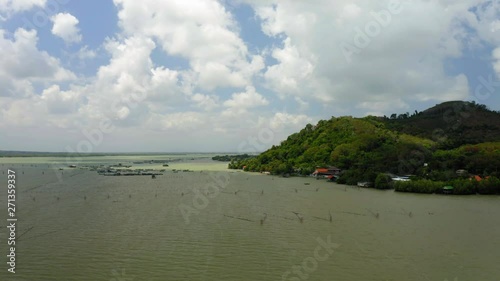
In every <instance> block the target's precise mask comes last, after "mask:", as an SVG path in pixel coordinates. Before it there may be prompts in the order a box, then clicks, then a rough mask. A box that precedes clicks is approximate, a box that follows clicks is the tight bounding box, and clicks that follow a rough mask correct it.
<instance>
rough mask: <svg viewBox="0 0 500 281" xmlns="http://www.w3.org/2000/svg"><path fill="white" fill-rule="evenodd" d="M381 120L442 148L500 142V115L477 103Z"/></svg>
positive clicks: (448, 105)
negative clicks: (436, 143) (433, 142)
mask: <svg viewBox="0 0 500 281" xmlns="http://www.w3.org/2000/svg"><path fill="white" fill-rule="evenodd" d="M379 120H380V121H381V122H383V123H384V124H385V126H386V128H388V129H390V130H394V131H398V132H401V133H405V134H410V135H415V136H419V137H423V138H428V139H431V140H433V141H436V142H439V143H440V147H442V148H457V147H459V146H461V145H464V144H478V143H482V142H496V141H500V112H496V111H492V110H489V109H488V108H487V107H486V106H485V105H482V104H476V103H474V102H463V101H450V102H445V103H441V104H438V105H436V106H434V107H432V108H429V109H427V110H424V111H422V112H414V113H413V114H410V113H404V114H399V115H396V114H393V115H391V116H390V117H381V118H379Z"/></svg>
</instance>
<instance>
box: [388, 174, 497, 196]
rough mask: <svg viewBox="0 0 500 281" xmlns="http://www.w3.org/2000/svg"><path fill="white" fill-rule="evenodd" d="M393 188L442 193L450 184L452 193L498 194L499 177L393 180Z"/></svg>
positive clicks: (403, 190)
mask: <svg viewBox="0 0 500 281" xmlns="http://www.w3.org/2000/svg"><path fill="white" fill-rule="evenodd" d="M393 184H394V189H395V190H396V191H401V192H415V193H438V194H439V193H443V187H445V186H452V187H453V194H456V195H467V194H476V193H479V194H500V179H498V178H497V177H489V178H487V179H484V180H481V181H476V180H474V179H455V180H452V181H448V182H443V181H432V180H416V181H398V182H393Z"/></svg>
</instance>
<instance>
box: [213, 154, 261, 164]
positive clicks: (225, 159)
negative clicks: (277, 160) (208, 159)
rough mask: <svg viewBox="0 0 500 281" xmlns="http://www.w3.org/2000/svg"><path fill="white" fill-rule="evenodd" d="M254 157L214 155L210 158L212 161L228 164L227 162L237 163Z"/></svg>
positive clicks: (246, 155) (245, 155)
mask: <svg viewBox="0 0 500 281" xmlns="http://www.w3.org/2000/svg"><path fill="white" fill-rule="evenodd" d="M252 157H254V156H252V155H248V154H236V155H216V156H214V157H212V160H215V161H222V162H229V161H239V160H243V159H248V158H252Z"/></svg>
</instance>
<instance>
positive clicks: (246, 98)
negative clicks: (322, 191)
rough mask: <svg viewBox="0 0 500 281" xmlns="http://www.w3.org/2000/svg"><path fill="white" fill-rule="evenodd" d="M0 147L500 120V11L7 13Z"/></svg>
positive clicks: (331, 6)
mask: <svg viewBox="0 0 500 281" xmlns="http://www.w3.org/2000/svg"><path fill="white" fill-rule="evenodd" d="M0 51H1V56H0V121H1V122H0V131H1V133H0V150H31V151H79V152H106V151H113V152H114V151H148V152H149V151H162V152H180V151H196V152H202V151H204V152H210V151H234V152H250V151H261V150H265V149H267V148H269V147H270V146H271V145H273V144H277V143H279V142H280V141H282V140H283V139H285V138H286V136H287V135H289V134H291V133H293V132H295V131H298V130H300V129H301V128H303V127H304V126H305V125H306V124H307V123H316V122H317V121H318V120H320V119H328V118H330V117H331V116H342V115H352V116H365V115H368V114H372V115H384V114H385V115H390V114H391V113H404V112H407V111H408V112H413V111H414V110H415V109H416V110H423V109H425V108H427V107H430V106H433V105H435V104H437V103H440V102H443V101H449V100H474V101H476V102H479V103H483V104H486V105H488V106H489V107H490V108H491V109H494V110H500V97H499V95H500V83H499V82H498V81H499V80H500V79H499V78H500V1H498V0H494V1H480V0H432V1H430V0H408V1H401V2H397V1H386V0H380V1H373V0H359V1H344V0H312V1H299V0H279V1H278V0H274V1H273V0H235V1H230V0H226V1H224V0H220V1H216V0H168V1H157V0H142V1H136V0H113V1H112V0H85V1H83V0H0Z"/></svg>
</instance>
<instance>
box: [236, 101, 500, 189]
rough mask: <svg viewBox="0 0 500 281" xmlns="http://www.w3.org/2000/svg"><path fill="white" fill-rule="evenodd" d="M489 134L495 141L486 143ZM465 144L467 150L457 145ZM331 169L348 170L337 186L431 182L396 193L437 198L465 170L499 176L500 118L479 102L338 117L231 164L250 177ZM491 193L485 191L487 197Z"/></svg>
mask: <svg viewBox="0 0 500 281" xmlns="http://www.w3.org/2000/svg"><path fill="white" fill-rule="evenodd" d="M459 117H460V118H459ZM486 117H488V118H486ZM453 118H455V119H453ZM491 118H493V119H494V120H492V119H491ZM495 118H496V119H495ZM470 119H474V120H472V121H471V120H470ZM450 120H455V121H450ZM478 120H479V121H478ZM481 120H482V121H481ZM454 122H455V123H454ZM481 122H482V123H481ZM439 124H441V125H443V127H442V128H443V129H442V130H439ZM471 124H474V126H472V125H471ZM406 126H408V127H406ZM471 126H472V127H471ZM497 127H498V128H497ZM436 132H438V133H436ZM483 135H485V136H486V139H488V140H491V142H488V143H481V138H482V136H483ZM464 141H466V142H467V143H466V144H464V145H459V144H462V143H463V142H464ZM326 166H336V167H338V168H340V169H342V171H343V172H342V174H341V176H340V178H339V179H338V182H339V183H346V184H351V185H353V184H356V183H357V182H359V181H368V182H374V183H375V187H376V188H381V189H386V188H392V187H393V186H392V183H391V181H390V180H389V178H390V177H389V176H388V175H390V174H393V175H413V176H414V178H417V179H421V180H427V181H421V182H420V181H419V182H417V183H418V185H419V186H411V185H406V183H405V184H400V183H398V185H397V186H398V188H397V189H398V190H401V191H414V192H416V190H420V191H421V192H431V193H433V192H435V190H436V189H439V188H442V187H443V186H442V184H443V183H444V182H450V181H453V180H458V179H459V178H460V176H459V175H457V173H456V170H459V169H465V170H467V171H468V172H470V173H472V174H477V175H481V176H489V175H491V176H497V177H498V176H500V175H499V171H498V167H500V114H499V113H498V112H494V111H490V110H488V109H487V108H486V107H485V106H483V105H477V104H475V103H469V102H450V103H444V104H441V105H438V106H436V107H434V108H431V109H428V110H426V111H424V112H415V114H414V115H409V114H406V115H403V116H397V115H395V116H391V117H390V118H388V117H373V116H369V117H365V118H353V117H339V118H335V117H332V118H331V119H330V120H321V121H319V122H318V124H316V125H315V126H314V125H311V124H308V125H307V126H306V127H305V128H304V129H302V130H301V131H300V132H298V133H295V134H292V135H290V136H289V137H288V138H287V139H286V140H285V141H283V142H281V144H280V145H279V146H273V147H272V148H271V149H269V150H267V151H266V152H264V153H262V154H260V155H258V156H256V157H254V158H249V159H243V160H241V159H238V160H236V161H233V162H232V163H231V164H230V165H229V167H230V168H233V169H242V168H245V170H247V171H255V172H262V171H268V172H271V173H273V174H284V173H295V174H302V175H309V174H311V173H312V172H313V171H314V170H315V169H316V168H317V167H326ZM462 176H463V175H462ZM456 184H457V188H456V190H462V189H463V190H469V187H467V186H466V187H463V188H462V187H461V186H462V185H461V184H463V185H467V184H466V183H463V182H460V183H458V182H457V183H456ZM424 186H425V187H424ZM489 188H490V187H482V189H481V190H484V193H486V192H490V191H489V190H490V189H489ZM474 190H480V188H479V187H476V188H475V189H474ZM457 192H460V193H461V194H462V193H467V191H457Z"/></svg>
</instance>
